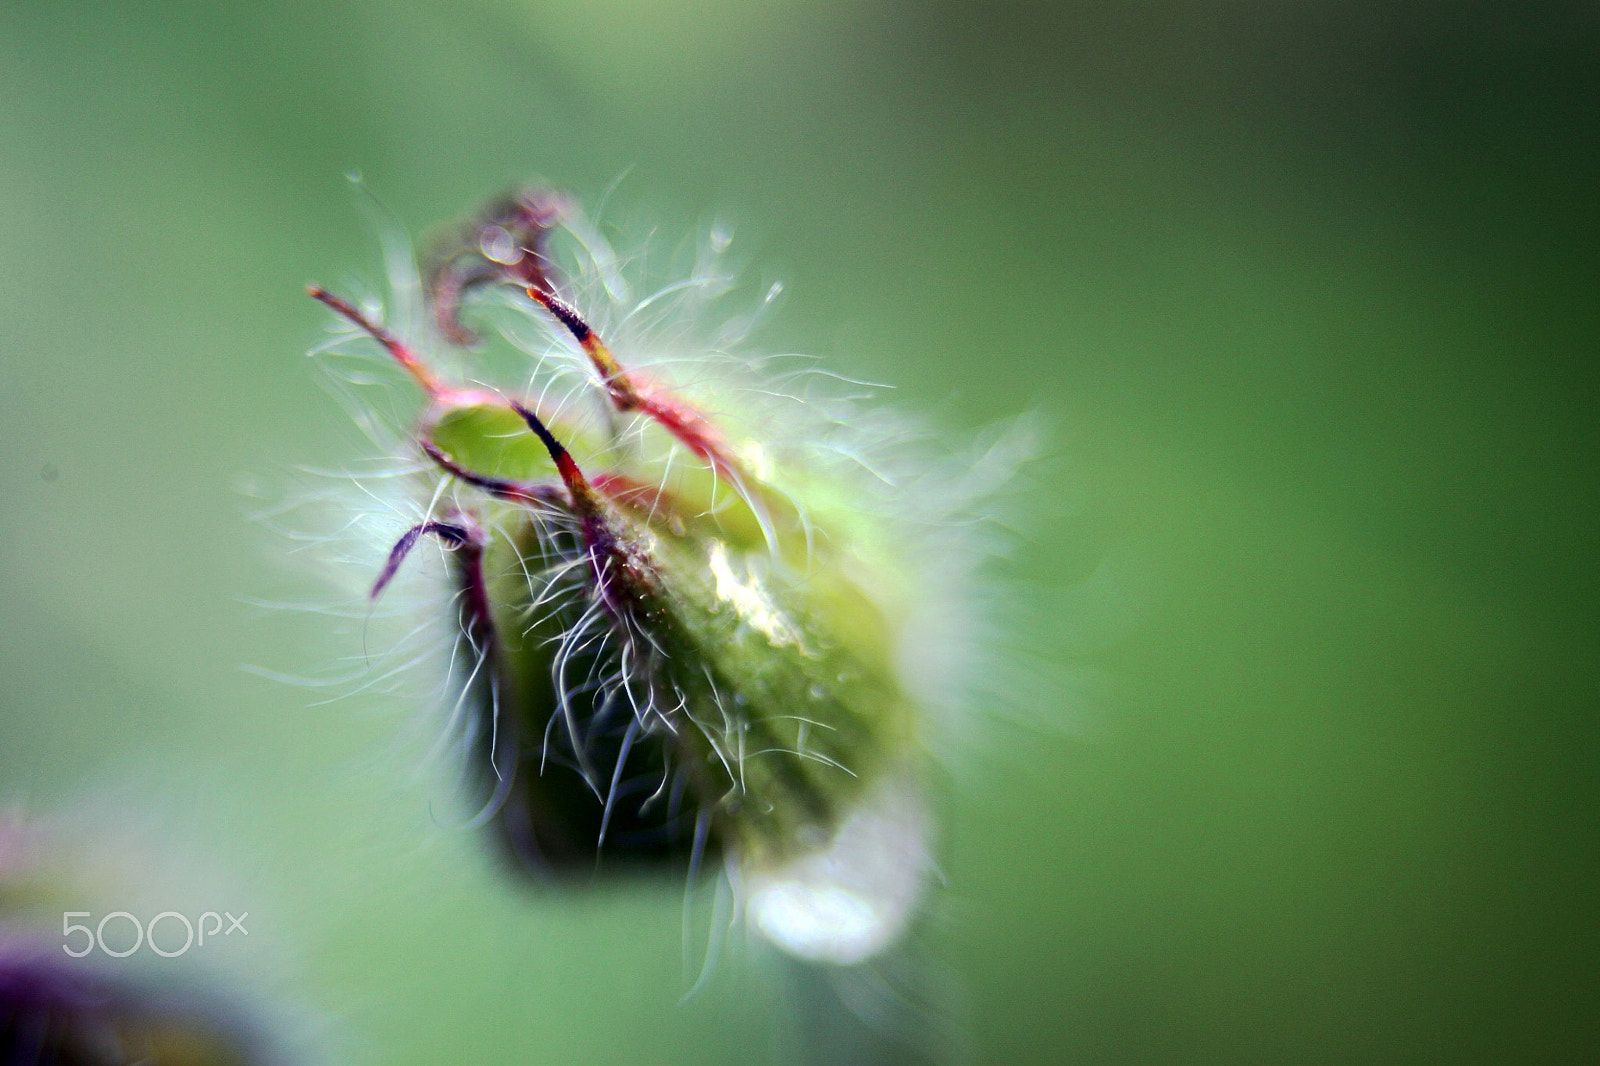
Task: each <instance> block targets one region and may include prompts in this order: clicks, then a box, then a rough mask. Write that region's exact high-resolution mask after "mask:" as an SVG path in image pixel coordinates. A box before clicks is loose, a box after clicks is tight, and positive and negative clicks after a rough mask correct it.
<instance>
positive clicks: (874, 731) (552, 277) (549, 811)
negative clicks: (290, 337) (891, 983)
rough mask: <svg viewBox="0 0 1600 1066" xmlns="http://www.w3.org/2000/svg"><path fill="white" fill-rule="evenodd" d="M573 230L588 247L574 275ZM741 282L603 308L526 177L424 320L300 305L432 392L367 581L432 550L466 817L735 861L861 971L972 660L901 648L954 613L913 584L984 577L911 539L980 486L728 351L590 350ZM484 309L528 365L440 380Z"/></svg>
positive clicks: (894, 930)
mask: <svg viewBox="0 0 1600 1066" xmlns="http://www.w3.org/2000/svg"><path fill="white" fill-rule="evenodd" d="M727 238H728V235H727V234H726V232H724V231H723V230H722V229H720V228H719V230H718V231H717V233H716V235H714V238H713V240H712V242H711V248H710V249H709V253H718V252H720V251H721V250H722V249H723V248H725V247H726V245H727V242H728V240H727ZM561 240H565V241H566V242H567V243H568V244H570V245H573V246H576V249H577V254H576V256H575V258H576V259H577V268H576V269H575V270H572V271H570V272H569V271H566V270H563V269H559V268H558V266H557V262H558V260H561V261H562V262H563V264H564V263H565V260H562V257H561V256H560V255H559V254H558V253H557V252H555V251H552V243H553V242H556V241H561ZM702 265H703V264H702ZM406 281H407V279H404V278H402V279H397V280H396V289H397V290H400V291H404V290H405V289H406V287H407V285H406V284H404V282H406ZM727 287H728V286H727V283H726V280H725V279H723V278H722V277H720V275H718V274H717V273H716V272H715V270H714V269H711V268H705V269H697V272H696V273H695V275H694V276H692V277H691V278H690V279H689V280H688V281H687V282H683V283H679V284H676V285H673V286H668V287H667V288H665V289H663V290H661V291H660V292H658V293H657V294H656V295H655V296H651V297H647V298H646V299H645V300H643V301H641V302H639V303H637V304H633V305H623V306H621V307H620V308H619V307H618V306H617V305H618V304H619V303H620V302H621V301H622V300H623V299H624V298H625V293H626V287H625V286H624V285H623V284H622V283H621V281H620V278H619V277H618V276H617V275H616V273H615V271H614V260H613V259H612V257H611V255H610V253H609V251H608V250H607V249H606V248H605V246H604V242H603V241H601V240H600V239H599V238H598V236H597V234H596V233H595V231H593V230H591V229H588V228H587V227H586V226H584V225H583V224H582V221H581V218H580V216H578V215H577V214H576V212H575V210H574V209H573V207H572V206H571V205H570V204H568V203H566V202H565V201H562V200H558V199H556V198H554V197H552V196H549V195H545V194H525V195H521V196H517V197H512V198H508V199H506V200H504V201H502V202H500V203H498V204H496V205H494V206H493V207H492V208H491V209H490V210H489V211H487V212H485V213H484V214H483V215H481V216H479V217H478V218H477V219H475V220H473V221H472V222H470V223H468V224H466V225H464V226H462V227H459V228H458V229H456V230H453V231H451V232H450V233H449V234H448V235H447V237H446V238H445V239H444V240H443V241H442V242H439V243H438V244H437V245H436V246H435V247H434V248H433V249H432V251H431V253H430V255H429V256H428V259H427V267H426V270H425V272H424V275H423V277H422V279H421V285H420V291H421V292H422V294H423V297H424V300H425V301H426V312H427V314H426V316H415V317H416V318H417V319H418V320H419V321H420V320H421V319H422V318H423V317H425V318H426V320H427V321H428V322H429V323H430V324H429V325H420V324H419V325H416V326H413V327H412V328H413V330H414V331H415V332H416V334H417V335H416V336H401V335H400V332H399V331H398V330H390V329H388V328H386V327H385V326H383V325H381V324H379V322H377V321H376V320H375V318H374V317H371V316H369V315H368V314H366V313H365V312H364V311H363V310H361V309H359V308H357V307H356V306H354V305H352V304H350V303H348V302H346V301H345V300H343V299H341V298H340V297H338V296H335V295H333V294H330V293H328V292H326V291H324V290H322V289H317V288H313V289H312V290H311V295H313V296H314V297H316V298H317V299H319V300H321V301H322V302H323V303H325V304H326V305H328V306H329V307H330V308H332V309H333V310H334V311H335V312H337V313H338V314H339V315H340V316H341V317H342V318H344V319H345V320H347V321H348V322H349V323H351V324H353V325H354V326H355V327H356V328H357V329H358V330H359V331H360V332H361V333H362V334H365V335H366V336H368V337H370V338H372V339H373V340H375V341H376V342H377V343H378V344H379V345H380V346H381V347H382V348H383V349H384V350H385V351H386V352H387V354H388V356H389V357H391V358H392V360H393V361H394V362H395V363H397V364H398V365H399V366H400V367H402V368H403V369H404V370H405V371H406V372H407V373H408V374H409V375H410V377H411V378H412V380H413V381H414V383H415V384H416V386H418V387H419V388H420V390H421V392H422V405H421V413H420V415H419V416H418V417H417V419H416V422H415V424H414V426H413V427H412V428H411V429H410V430H409V431H408V436H409V438H410V441H411V447H412V448H413V449H414V455H415V458H416V459H417V460H418V462H417V465H416V472H415V473H414V474H413V475H412V476H411V483H412V486H413V489H412V491H413V495H414V499H415V501H416V507H417V511H416V514H417V520H416V521H415V523H414V524H413V525H412V526H411V527H410V528H409V529H408V530H407V531H406V532H405V533H404V535H403V536H401V537H400V539H399V540H398V542H397V543H395V544H394V546H393V548H392V549H391V550H390V551H389V554H388V556H387V559H386V560H385V561H383V562H382V563H381V564H379V565H377V566H376V567H375V578H374V583H373V586H372V590H371V593H372V596H373V598H374V599H376V598H377V597H379V596H381V595H382V594H383V593H384V592H385V590H386V589H387V588H388V587H389V585H390V584H391V582H392V581H394V580H395V578H396V576H397V575H398V574H399V572H400V570H401V568H402V566H403V564H404V563H405V561H406V559H407V558H408V556H410V554H411V553H412V552H414V551H415V550H416V549H417V547H418V546H419V545H420V544H423V543H425V542H431V543H434V544H436V545H438V546H439V547H440V548H442V549H443V550H444V551H445V552H446V554H447V556H448V568H449V574H450V577H449V583H450V593H451V596H450V604H451V607H450V610H452V611H453V621H454V623H455V630H456V631H457V633H458V634H459V639H458V641H457V648H456V654H455V655H454V656H453V657H452V666H451V669H452V672H453V674H454V676H455V678H456V682H455V683H456V691H455V693H454V698H455V708H456V710H455V713H454V715H453V720H455V721H457V722H458V723H459V724H461V725H462V727H463V729H462V734H463V736H464V737H466V743H467V746H468V749H469V750H470V753H471V758H470V763H471V765H472V766H473V767H474V773H475V777H476V779H477V783H478V786H479V787H480V789H481V792H480V795H481V797H482V802H483V806H482V810H481V814H480V816H479V820H481V821H482V822H485V823H492V825H493V831H494V832H495V833H496V835H497V836H498V838H499V840H500V841H501V843H502V845H503V846H504V848H505V850H506V851H507V852H508V854H509V855H511V856H513V857H514V858H515V859H516V860H517V862H518V864H519V866H520V867H521V868H522V869H524V870H527V871H530V872H532V873H534V874H535V875H536V876H538V877H542V878H566V879H583V880H587V879H591V878H593V877H595V876H597V875H609V874H613V873H619V874H620V873H623V872H627V871H634V872H638V871H652V870H656V871H671V870H675V869H676V870H680V871H681V870H683V869H684V868H687V869H688V871H689V873H690V876H691V878H693V877H694V876H695V874H696V872H697V871H698V870H699V869H701V867H702V865H703V864H704V863H705V862H706V860H707V859H708V858H710V857H711V856H714V855H720V856H721V857H722V858H723V860H724V862H725V864H726V869H727V872H728V877H729V880H730V882H731V884H732V885H733V887H734V889H735V891H736V899H737V901H738V904H739V906H740V907H741V908H742V909H743V912H744V914H745V916H746V918H747V920H748V922H749V924H750V925H751V926H752V927H753V928H754V929H756V930H758V931H759V932H760V933H761V934H762V935H763V936H764V937H766V938H767V939H768V940H770V941H771V942H773V943H774V944H776V945H777V946H779V947H780V948H782V949H784V950H785V951H787V952H789V953H790V954H792V955H794V956H796V957H798V958H801V959H805V960H809V961H815V962H825V963H835V964H842V965H848V964H854V963H859V962H863V961H866V960H869V959H871V958H874V957H875V956H877V955H878V954H879V953H880V952H882V951H883V950H884V949H886V948H887V947H889V946H890V945H892V944H894V943H895V942H896V941H897V940H898V939H899V938H900V937H901V936H902V934H903V933H904V932H905V930H906V929H907V927H908V926H909V925H910V923H911V922H912V920H913V919H914V917H915V916H916V915H917V913H918V909H919V905H920V903H921V902H922V898H923V896H924V894H925V890H926V886H927V883H928V881H929V878H930V875H931V872H932V868H933V862H932V857H931V850H932V836H933V826H932V822H931V819H930V816H929V813H928V808H927V805H926V803H925V800H924V780H923V777H924V770H925V763H926V761H927V752H928V748H929V744H930V732H931V716H930V703H934V702H937V701H938V700H939V698H940V697H941V696H949V695H951V694H950V693H939V692H937V691H934V693H933V695H932V697H931V698H930V695H929V692H930V689H933V690H937V688H938V687H939V685H940V684H942V680H941V679H940V676H939V671H940V670H947V671H948V670H950V669H951V666H952V664H953V663H956V662H958V661H963V660H966V659H970V658H971V656H970V649H967V648H963V647H954V646H952V647H949V648H933V649H930V648H927V647H917V648H915V649H908V647H907V645H908V643H909V642H913V641H917V640H920V639H923V637H924V636H925V635H926V634H928V633H933V632H938V631H940V630H941V628H943V629H944V630H949V629H952V628H959V627H949V626H946V627H939V626H928V625H927V624H926V622H925V620H924V619H922V618H921V617H920V615H921V613H922V612H925V611H928V610H937V609H942V607H943V605H944V604H948V603H949V602H952V600H953V597H951V596H948V595H946V596H945V597H944V600H943V603H940V602H938V601H936V600H935V598H934V597H932V596H929V595H927V594H926V593H927V592H928V590H931V589H945V590H946V591H947V592H948V590H949V588H950V586H951V584H952V583H953V582H956V583H958V582H959V577H960V572H964V571H965V570H966V569H970V566H969V564H968V561H967V560H966V559H965V557H963V556H962V555H961V553H960V552H953V553H947V554H945V555H940V554H939V553H937V552H934V551H931V550H930V548H929V546H930V545H932V544H934V543H935V542H937V540H938V537H937V536H935V535H932V534H927V531H928V530H932V529H935V528H937V527H939V526H940V523H941V520H943V519H946V518H948V517H949V516H951V515H953V514H955V513H957V511H958V509H959V507H961V506H963V505H965V504H970V503H971V497H972V495H973V494H972V493H971V492H970V491H966V490H963V489H961V488H960V487H959V486H957V485H956V484H955V483H954V479H951V480H948V481H945V482H943V483H941V484H939V485H937V487H938V488H939V489H943V490H946V491H948V493H949V495H950V499H949V500H948V501H946V505H945V507H944V508H943V509H942V510H941V508H940V507H939V506H938V505H930V504H929V502H928V500H927V498H926V497H925V496H924V495H923V494H924V493H926V492H928V491H929V485H928V484H927V483H928V482H929V481H931V480H934V479H933V478H932V477H931V474H930V471H929V470H928V469H927V466H926V464H924V465H923V466H922V467H915V466H914V465H913V467H912V469H911V470H910V471H909V473H905V474H904V476H903V477H897V476H896V475H895V473H894V472H890V473H887V474H886V473H885V472H884V471H883V470H881V469H879V468H878V466H877V465H876V464H875V463H874V461H873V457H871V456H869V454H867V453H868V452H869V451H870V450H871V448H870V445H869V443H868V441H867V437H868V435H869V433H870V432H871V431H870V430H869V429H868V428H867V427H868V426H870V425H871V424H873V422H874V416H873V415H871V414H870V413H865V412H863V411H861V410H860V409H859V408H857V407H855V406H853V402H852V401H848V400H844V399H830V398H827V397H823V398H821V399H818V398H815V397H806V398H805V399H804V400H801V399H800V398H797V397H793V396H789V397H781V396H780V394H781V393H782V391H783V389H784V387H785V385H784V382H782V381H773V380H763V378H762V376H761V372H760V367H759V366H752V365H749V364H744V365H740V364H737V363H735V362H733V361H732V360H731V359H730V358H728V357H725V356H720V355H719V357H717V358H714V359H704V360H703V361H702V362H701V363H700V364H699V365H694V364H692V363H691V364H689V365H691V366H692V368H693V369H694V371H695V373H694V375H693V390H692V391H690V390H688V389H684V390H682V391H680V389H679V388H678V387H675V386H674V385H673V384H671V383H670V381H669V377H668V373H669V372H671V371H673V370H676V369H679V368H680V367H681V366H682V365H683V363H680V362H677V361H673V362H668V361H667V360H665V359H658V360H656V361H653V360H652V359H651V356H652V354H655V355H656V356H658V357H659V356H660V353H659V352H655V353H652V351H651V350H650V348H649V345H648V340H647V339H641V340H640V341H638V342H637V343H635V342H634V341H633V338H632V337H629V336H625V340H626V341H627V346H626V347H622V346H621V345H619V349H618V350H619V352H621V353H622V354H616V353H614V352H613V350H612V348H611V347H610V346H609V344H608V343H607V340H602V337H601V333H602V330H601V328H600V326H599V324H600V323H602V322H614V323H616V324H617V325H619V326H625V325H626V324H628V323H629V322H630V320H632V319H634V317H635V316H636V315H638V314H639V313H640V312H645V311H646V310H647V309H650V310H651V311H661V310H662V308H664V307H669V306H671V305H672V304H673V302H674V301H676V303H677V305H678V308H679V310H682V309H684V308H688V309H689V310H690V311H692V312H693V313H696V314H703V313H706V307H707V306H708V305H709V304H710V303H711V298H712V297H715V296H717V295H720V294H721V292H722V291H724V290H725V289H726V288H727ZM685 294H687V295H685ZM614 312H620V313H614ZM469 313H470V314H471V315H472V316H473V317H474V319H475V320H478V319H489V320H491V321H493V322H494V323H495V324H496V325H497V326H498V332H499V333H500V335H501V336H503V337H504V338H505V339H506V340H507V341H509V342H511V343H512V345H513V346H516V347H520V348H521V349H522V351H523V352H524V353H525V354H526V356H527V357H528V361H529V365H528V378H527V379H526V380H525V381H523V382H520V383H519V384H518V386H517V387H513V388H507V389H506V391H504V392H503V393H502V392H499V391H494V390H492V389H491V388H489V387H486V386H483V385H480V384H472V383H470V382H472V380H473V379H472V377H471V375H470V372H467V371H462V372H459V373H449V372H447V371H446V370H445V369H444V368H445V367H446V366H448V365H450V364H452V363H454V362H456V361H457V359H458V357H459V356H460V352H459V349H460V348H462V347H466V346H471V345H475V344H477V343H478V342H479V341H480V339H481V337H480V329H474V328H471V327H469V326H468V325H467V324H466V323H465V322H464V321H463V318H464V317H466V316H467V315H468V314H469ZM591 316H593V317H592V318H591ZM643 317H646V318H648V317H649V315H645V316H643ZM659 321H660V320H659V319H658V322H659ZM671 324H672V325H673V326H675V327H679V328H678V330H677V333H678V335H681V334H682V333H683V332H696V331H698V332H699V333H700V335H702V336H711V335H713V334H715V326H716V324H714V323H701V322H694V321H691V322H689V323H688V325H687V327H684V324H683V323H680V322H673V323H671ZM483 332H488V331H483ZM607 332H609V329H608V330H607ZM624 334H626V331H625V330H624ZM432 336H436V337H437V338H439V339H438V340H432V339H430V338H431V337H432ZM530 338H532V339H531V340H530ZM608 339H609V338H608ZM671 343H674V344H681V343H682V342H681V340H679V339H677V337H676V336H675V337H674V338H673V339H672V341H671ZM425 349H427V351H426V354H424V353H425ZM691 354H692V355H697V356H704V354H705V353H691ZM791 378H792V375H791ZM682 380H684V381H688V380H689V379H688V378H687V377H685V378H683V379H682ZM574 381H576V382H578V384H577V385H576V387H574V385H573V382H574ZM774 397H779V398H778V399H774ZM885 462H886V464H888V465H892V461H891V460H886V461H885ZM963 493H965V498H963ZM924 534H927V535H924ZM911 663H915V664H917V669H918V670H925V671H926V672H927V673H928V674H929V675H930V676H926V677H918V676H910V671H908V669H907V666H908V664H911Z"/></svg>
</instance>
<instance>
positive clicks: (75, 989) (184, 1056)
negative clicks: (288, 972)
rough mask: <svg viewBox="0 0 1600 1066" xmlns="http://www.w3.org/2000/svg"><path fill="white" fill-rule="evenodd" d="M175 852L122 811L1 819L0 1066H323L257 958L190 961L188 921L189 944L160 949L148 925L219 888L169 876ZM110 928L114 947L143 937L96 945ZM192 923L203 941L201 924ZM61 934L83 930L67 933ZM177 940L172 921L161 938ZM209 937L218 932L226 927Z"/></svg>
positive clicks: (194, 955) (194, 957)
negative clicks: (114, 937) (291, 1065)
mask: <svg viewBox="0 0 1600 1066" xmlns="http://www.w3.org/2000/svg"><path fill="white" fill-rule="evenodd" d="M176 850H177V849H175V848H174V847H173V845H172V841H171V839H170V838H169V837H168V836H167V835H165V834H163V833H162V832H161V831H160V830H159V829H158V828H157V827H155V826H154V825H153V824H150V823H145V824H138V825H135V824H134V823H132V822H130V821H129V819H128V818H127V817H126V813H125V812H117V813H115V814H113V813H112V812H111V811H110V810H109V809H107V808H104V807H98V808H97V807H84V808H83V809H81V810H78V811H75V812H74V813H73V814H72V815H70V816H64V817H63V816H53V817H48V818H35V819H24V818H23V817H21V816H20V815H16V814H13V815H11V816H9V817H0V1063H5V1064H7V1066H13V1064H15V1066H129V1064H134V1063H137V1064H140V1066H145V1064H148V1066H279V1064H283V1066H287V1064H289V1063H295V1064H301V1066H303V1064H307V1063H315V1062H318V1061H321V1058H320V1056H319V1055H317V1054H315V1053H314V1052H312V1051H311V1050H310V1047H311V1044H312V1042H313V1037H312V1036H311V1033H312V1028H311V1027H310V1026H309V1025H308V1024H307V1020H308V1019H307V1016H304V1015H301V1014H298V1013H296V1012H295V1011H294V1010H293V1009H292V1008H291V1007H289V1005H288V1004H287V1003H286V1002H285V1001H284V1000H283V999H282V997H281V996H280V995H279V994H278V992H277V989H276V986H275V983H274V982H272V981H271V980H270V978H268V977H267V976H265V974H266V973H268V972H270V970H271V967H269V966H264V965H262V960H261V958H260V956H261V954H262V953H263V952H264V951H265V950H266V949H265V948H264V947H262V946H260V945H254V946H252V947H251V949H250V951H251V954H253V955H254V956H255V958H253V959H251V960H250V961H249V962H248V963H247V962H246V961H245V960H244V958H242V957H241V956H242V953H241V952H232V953H226V952H219V949H218V948H217V947H216V946H215V945H214V944H213V946H211V949H210V956H211V957H209V958H207V957H202V956H201V954H200V952H199V951H196V950H192V949H193V947H194V942H195V941H194V931H193V928H192V926H193V918H192V917H190V916H188V915H183V917H184V920H185V921H186V922H187V924H188V925H189V927H190V928H189V933H188V935H187V941H186V943H182V944H181V945H180V944H179V943H178V942H176V941H174V943H172V944H168V945H166V946H165V947H163V948H162V949H161V951H157V950H155V949H156V948H157V945H156V944H155V943H154V937H155V928H156V924H157V923H156V921H154V920H152V919H154V918H155V917H156V916H157V915H159V914H161V913H162V912H163V911H168V912H171V913H174V914H177V913H179V912H176V911H174V910H173V908H175V907H177V906H181V905H182V904H181V903H180V902H179V900H180V899H201V898H204V895H205V893H206V892H207V890H208V886H210V887H212V888H214V887H215V886H216V885H217V884H218V883H219V882H216V881H213V880H209V879H206V878H200V879H195V878H192V877H190V878H185V879H184V881H183V883H181V884H180V883H178V882H177V881H175V880H174V879H173V878H172V877H170V876H169V875H170V873H171V872H172V870H173V869H174V866H175V858H176V855H175V852H176ZM180 865H182V866H183V867H184V868H185V869H186V870H187V871H192V868H191V867H189V865H188V864H187V863H180ZM108 917H109V918H115V919H116V921H117V924H116V925H114V926H111V931H112V932H113V933H114V934H115V935H117V936H119V937H120V936H121V935H122V934H123V933H125V932H127V931H129V930H131V929H132V928H133V925H134V924H139V925H140V931H139V933H138V935H137V938H136V939H134V940H131V942H129V943H127V944H124V943H123V942H122V940H120V939H118V940H116V941H115V942H114V945H108V944H105V943H102V942H101V941H102V938H103V937H104V934H105V933H106V928H107V926H108V925H110V923H109V921H107V920H106V919H108ZM77 919H82V920H83V921H87V922H88V924H87V925H85V924H83V921H79V920H77ZM95 919H101V921H98V922H97V921H96V920H95ZM144 923H148V926H149V932H148V935H147V934H146V931H145V925H144ZM200 924H201V928H202V929H203V930H204V929H207V925H206V922H205V919H204V918H203V917H202V918H201V920H200ZM69 925H75V926H77V928H76V929H72V930H71V931H70V932H68V929H67V927H68V926H69ZM176 928H179V926H178V925H177V924H175V921H174V920H173V919H169V920H168V922H167V924H166V925H165V926H163V930H164V933H163V935H171V934H170V930H171V929H176ZM210 931H211V932H212V933H213V936H216V935H217V934H220V933H221V931H222V923H221V921H220V915H218V916H217V921H216V922H215V929H214V930H210ZM240 939H243V938H240ZM202 943H203V941H202ZM219 954H222V955H227V956H228V957H227V958H218V957H217V956H218V955H219ZM119 955H120V956H122V957H118V956H119ZM168 956H170V957H168ZM269 984H273V985H274V987H273V988H271V989H270V990H269V988H268V987H267V986H268V985H269Z"/></svg>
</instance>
